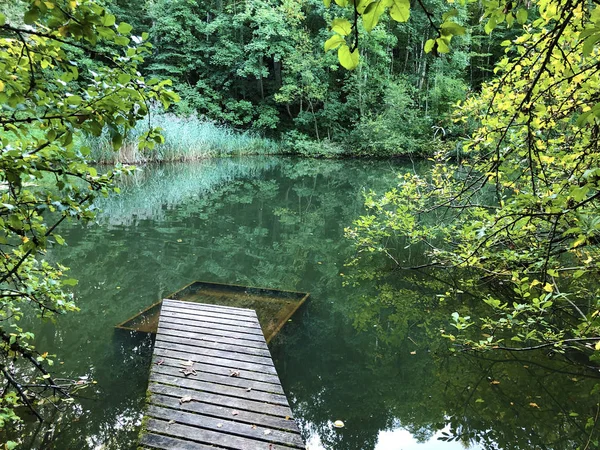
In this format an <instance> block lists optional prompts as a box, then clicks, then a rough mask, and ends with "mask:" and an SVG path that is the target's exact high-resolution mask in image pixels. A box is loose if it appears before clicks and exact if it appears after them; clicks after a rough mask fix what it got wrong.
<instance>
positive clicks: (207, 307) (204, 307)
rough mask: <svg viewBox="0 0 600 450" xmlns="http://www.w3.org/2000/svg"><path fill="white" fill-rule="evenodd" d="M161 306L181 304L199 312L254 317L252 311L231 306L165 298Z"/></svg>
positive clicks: (254, 313) (254, 314)
mask: <svg viewBox="0 0 600 450" xmlns="http://www.w3.org/2000/svg"><path fill="white" fill-rule="evenodd" d="M162 303H163V305H180V304H182V303H183V306H184V307H185V308H193V309H198V310H201V311H215V312H216V311H221V312H224V313H230V314H232V315H238V316H248V317H256V312H255V311H254V310H253V309H248V308H237V307H233V306H223V305H215V304H212V303H196V302H186V301H184V300H172V299H170V298H165V299H163V301H162Z"/></svg>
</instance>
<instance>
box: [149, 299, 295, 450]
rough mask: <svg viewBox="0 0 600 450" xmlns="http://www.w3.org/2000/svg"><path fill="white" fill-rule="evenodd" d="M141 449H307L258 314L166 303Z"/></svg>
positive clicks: (151, 376)
mask: <svg viewBox="0 0 600 450" xmlns="http://www.w3.org/2000/svg"><path fill="white" fill-rule="evenodd" d="M148 392H149V393H148V398H147V408H146V412H145V416H144V424H143V430H142V434H141V437H140V446H141V448H154V449H169V450H176V449H179V450H208V449H211V450H215V449H228V450H262V449H264V450H282V449H304V448H305V444H304V441H303V440H302V437H301V436H300V432H299V430H298V426H297V425H296V423H295V422H294V419H293V417H292V411H291V410H290V407H289V404H288V401H287V398H286V396H285V393H284V392H283V389H282V387H281V383H280V381H279V377H278V376H277V372H276V371H275V367H274V366H273V361H272V360H271V354H270V353H269V349H268V347H267V344H266V342H265V338H264V336H263V333H262V330H261V328H260V325H259V323H258V319H257V317H256V313H255V312H254V311H253V310H251V309H242V308H230V307H223V306H216V305H209V304H201V303H191V302H183V301H178V300H163V303H162V308H161V312H160V319H159V324H158V331H157V333H156V341H155V344H154V354H153V357H152V366H151V369H150V382H149V386H148Z"/></svg>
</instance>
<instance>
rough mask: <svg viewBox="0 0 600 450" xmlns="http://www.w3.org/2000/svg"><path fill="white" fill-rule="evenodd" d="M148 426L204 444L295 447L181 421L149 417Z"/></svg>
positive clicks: (249, 449)
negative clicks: (189, 424)
mask: <svg viewBox="0 0 600 450" xmlns="http://www.w3.org/2000/svg"><path fill="white" fill-rule="evenodd" d="M146 428H147V429H148V430H150V431H152V432H155V433H159V434H166V435H168V436H174V437H177V438H181V439H185V440H188V441H194V442H199V443H202V444H209V445H219V446H222V447H225V448H231V449H236V450H258V449H260V448H261V446H264V447H263V448H264V449H265V450H266V449H269V450H289V449H291V448H293V447H289V446H287V445H279V444H270V443H269V441H262V445H260V444H261V442H260V441H256V440H255V439H248V438H243V437H240V436H235V435H231V434H225V433H220V432H217V431H211V430H205V429H203V428H198V427H191V426H188V425H181V424H179V423H169V422H168V421H166V420H159V419H152V418H150V419H148V421H147V422H146Z"/></svg>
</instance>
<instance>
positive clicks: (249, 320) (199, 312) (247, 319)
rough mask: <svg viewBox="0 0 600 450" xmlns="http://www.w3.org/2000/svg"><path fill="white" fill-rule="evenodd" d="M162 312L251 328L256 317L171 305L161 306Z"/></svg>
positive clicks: (254, 323)
mask: <svg viewBox="0 0 600 450" xmlns="http://www.w3.org/2000/svg"><path fill="white" fill-rule="evenodd" d="M161 310H162V311H171V312H185V313H186V314H190V315H193V316H198V317H213V318H216V319H226V320H233V321H235V322H238V323H243V324H248V325H251V326H255V325H256V317H254V316H246V315H244V316H237V315H233V314H230V313H225V312H222V311H219V312H213V311H205V310H203V309H197V308H188V307H186V306H183V305H173V304H163V305H162V308H161Z"/></svg>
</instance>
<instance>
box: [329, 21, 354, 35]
mask: <svg viewBox="0 0 600 450" xmlns="http://www.w3.org/2000/svg"><path fill="white" fill-rule="evenodd" d="M331 31H334V32H335V33H337V34H341V35H342V36H348V35H349V34H350V32H351V31H352V24H351V23H350V22H349V21H348V20H347V19H333V22H331Z"/></svg>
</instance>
